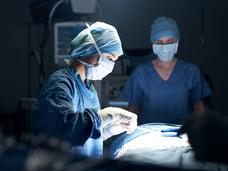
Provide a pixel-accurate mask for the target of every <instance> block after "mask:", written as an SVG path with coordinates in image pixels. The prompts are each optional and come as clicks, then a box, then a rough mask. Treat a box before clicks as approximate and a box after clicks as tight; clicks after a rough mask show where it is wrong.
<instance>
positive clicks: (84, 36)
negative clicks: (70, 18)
mask: <svg viewBox="0 0 228 171" xmlns="http://www.w3.org/2000/svg"><path fill="white" fill-rule="evenodd" d="M95 44H97V46H98V49H99V50H100V52H101V53H109V54H114V55H117V56H120V55H122V54H123V50H122V45H121V41H120V38H119V35H118V32H117V30H116V29H115V27H113V26H111V25H109V24H106V23H103V22H96V23H94V24H92V25H91V26H89V28H86V29H84V30H82V31H81V32H80V33H79V34H78V35H77V36H76V37H75V38H74V39H73V40H72V42H71V43H70V49H69V55H70V57H71V58H73V59H76V58H80V57H89V56H94V55H98V54H99V52H98V50H97V49H96V47H95Z"/></svg>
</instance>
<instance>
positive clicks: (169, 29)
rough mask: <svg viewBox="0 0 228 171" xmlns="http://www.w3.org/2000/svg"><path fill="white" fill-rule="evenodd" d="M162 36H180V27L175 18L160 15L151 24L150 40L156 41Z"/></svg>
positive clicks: (177, 38)
mask: <svg viewBox="0 0 228 171" xmlns="http://www.w3.org/2000/svg"><path fill="white" fill-rule="evenodd" d="M162 37H171V38H175V39H176V40H177V41H178V40H179V38H180V33H179V29H178V26H177V23H176V21H175V20H173V19H172V18H169V17H158V18H157V19H155V20H154V21H153V23H152V26H151V36H150V40H151V42H152V43H155V42H156V41H157V40H159V39H160V38H162Z"/></svg>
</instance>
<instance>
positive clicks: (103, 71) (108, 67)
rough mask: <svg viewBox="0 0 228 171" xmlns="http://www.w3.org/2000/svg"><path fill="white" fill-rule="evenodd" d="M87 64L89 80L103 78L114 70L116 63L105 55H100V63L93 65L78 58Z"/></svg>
mask: <svg viewBox="0 0 228 171" xmlns="http://www.w3.org/2000/svg"><path fill="white" fill-rule="evenodd" d="M78 61H79V62H81V63H82V64H84V65H85V66H86V78H87V79H89V80H102V79H103V78H104V77H105V76H107V75H108V74H109V73H111V72H112V70H113V68H114V65H115V63H114V62H113V61H111V60H109V59H107V58H105V57H100V59H99V61H98V64H95V65H92V64H88V63H86V62H84V61H81V60H78Z"/></svg>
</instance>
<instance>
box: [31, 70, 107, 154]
mask: <svg viewBox="0 0 228 171" xmlns="http://www.w3.org/2000/svg"><path fill="white" fill-rule="evenodd" d="M99 109H100V103H99V100H98V96H97V92H96V90H95V88H94V87H93V85H92V82H91V81H88V80H87V82H86V83H84V82H83V81H82V80H81V77H80V75H79V74H78V73H77V72H76V71H75V70H74V69H72V68H64V69H60V70H58V71H56V72H55V73H53V74H52V75H51V76H50V78H49V79H48V81H47V82H46V84H45V85H44V87H43V89H42V90H41V93H40V96H39V98H38V102H37V104H36V105H35V108H34V111H33V130H34V132H35V133H45V134H46V135H48V136H50V137H57V138H59V139H61V140H66V141H69V142H70V143H71V144H72V145H73V150H72V151H73V153H74V154H75V155H78V156H86V157H92V158H100V157H101V156H102V154H103V139H102V136H101V134H102V132H101V128H100V125H101V120H100V117H99V116H98V114H97V111H98V110H99Z"/></svg>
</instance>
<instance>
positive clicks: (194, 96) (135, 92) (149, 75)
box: [122, 60, 212, 124]
mask: <svg viewBox="0 0 228 171" xmlns="http://www.w3.org/2000/svg"><path fill="white" fill-rule="evenodd" d="M211 94H212V93H211V90H210V88H209V86H208V84H207V82H206V81H205V79H204V77H203V75H202V74H201V73H200V70H199V68H198V67H197V66H196V65H194V64H191V63H188V62H185V61H183V60H177V63H176V65H175V67H174V69H173V71H172V73H171V75H170V77H169V79H168V80H166V81H165V80H163V79H162V78H161V77H160V75H159V74H158V72H157V71H156V70H155V68H154V66H153V65H152V63H151V62H150V63H146V64H143V65H141V66H139V67H138V68H136V69H135V71H134V72H133V73H132V75H131V76H130V77H129V79H128V81H127V83H126V85H125V88H124V90H123V92H122V98H123V99H124V100H126V101H128V102H129V103H130V105H133V106H136V107H137V108H138V109H139V114H138V120H139V124H144V123H149V122H162V123H173V124H181V123H182V122H183V120H184V118H185V117H186V115H188V114H190V113H191V111H192V106H193V104H194V103H196V102H198V101H200V100H202V99H203V98H204V97H207V96H209V95H211Z"/></svg>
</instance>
